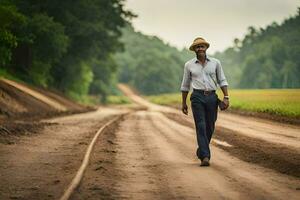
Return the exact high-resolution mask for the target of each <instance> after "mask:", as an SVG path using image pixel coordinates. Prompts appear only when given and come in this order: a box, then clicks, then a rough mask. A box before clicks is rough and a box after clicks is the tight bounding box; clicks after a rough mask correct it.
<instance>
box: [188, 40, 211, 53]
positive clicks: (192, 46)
mask: <svg viewBox="0 0 300 200" xmlns="http://www.w3.org/2000/svg"><path fill="white" fill-rule="evenodd" d="M199 44H204V45H205V46H206V47H207V48H209V43H208V42H203V41H201V42H200V41H199V42H195V43H193V44H192V45H191V46H190V48H189V50H190V51H195V50H194V47H195V46H197V45H199Z"/></svg>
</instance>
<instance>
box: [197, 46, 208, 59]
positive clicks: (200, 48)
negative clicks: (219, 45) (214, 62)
mask: <svg viewBox="0 0 300 200" xmlns="http://www.w3.org/2000/svg"><path fill="white" fill-rule="evenodd" d="M206 49H207V46H206V45H204V44H198V45H196V46H195V47H194V51H195V52H196V54H197V56H205V54H206Z"/></svg>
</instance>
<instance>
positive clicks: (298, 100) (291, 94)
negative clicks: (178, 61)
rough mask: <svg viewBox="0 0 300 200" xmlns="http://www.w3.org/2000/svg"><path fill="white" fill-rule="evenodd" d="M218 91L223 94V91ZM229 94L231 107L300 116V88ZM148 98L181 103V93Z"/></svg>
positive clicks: (239, 91) (163, 102) (156, 100)
mask: <svg viewBox="0 0 300 200" xmlns="http://www.w3.org/2000/svg"><path fill="white" fill-rule="evenodd" d="M217 93H218V96H219V97H222V96H223V95H222V92H221V91H218V92H217ZM229 94H230V104H231V109H236V110H245V111H252V112H260V113H268V114H273V115H280V116H287V117H300V89H255V90H238V89H236V90H234V89H232V90H230V91H229ZM147 99H148V100H150V101H151V102H153V103H157V104H162V105H174V104H181V94H180V93H176V94H174V93H173V94H161V95H154V96H147ZM188 99H189V98H188ZM188 103H189V102H188Z"/></svg>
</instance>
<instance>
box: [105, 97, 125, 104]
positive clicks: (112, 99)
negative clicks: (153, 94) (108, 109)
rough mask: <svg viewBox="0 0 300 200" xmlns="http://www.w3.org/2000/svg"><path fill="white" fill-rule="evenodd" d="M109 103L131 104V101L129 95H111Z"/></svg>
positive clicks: (108, 99)
mask: <svg viewBox="0 0 300 200" xmlns="http://www.w3.org/2000/svg"><path fill="white" fill-rule="evenodd" d="M107 103H108V104H130V103H131V101H130V99H129V98H128V97H126V96H122V95H111V96H108V98H107Z"/></svg>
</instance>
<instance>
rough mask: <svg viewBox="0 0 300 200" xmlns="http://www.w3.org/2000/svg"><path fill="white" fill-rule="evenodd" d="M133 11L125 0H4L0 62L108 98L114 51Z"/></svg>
mask: <svg viewBox="0 0 300 200" xmlns="http://www.w3.org/2000/svg"><path fill="white" fill-rule="evenodd" d="M133 16H134V15H133V14H132V13H131V12H129V11H126V10H124V8H123V0H89V1H86V0H72V1H70V0H65V1H60V0H43V1H37V0H26V1H21V0H0V67H1V68H2V70H6V71H7V72H9V73H10V74H13V75H14V76H16V77H18V78H20V79H22V80H24V81H27V82H31V83H33V84H36V85H41V86H44V87H53V88H56V89H59V90H61V91H63V92H65V93H66V94H67V95H69V96H71V97H73V98H75V99H78V100H80V99H81V97H83V96H85V95H86V94H87V93H88V92H91V93H97V94H99V93H101V94H102V96H103V98H104V99H105V97H106V95H107V93H108V89H107V88H108V85H112V81H115V80H116V79H115V78H113V76H114V75H113V74H114V73H115V71H116V66H115V63H114V61H113V59H112V56H111V55H112V54H113V53H115V52H116V51H118V50H119V49H120V46H121V47H122V44H121V43H120V42H119V41H118V38H119V37H120V36H121V31H120V30H121V28H122V27H123V26H124V25H125V24H126V23H127V22H128V21H129V20H130V18H131V17H133Z"/></svg>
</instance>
